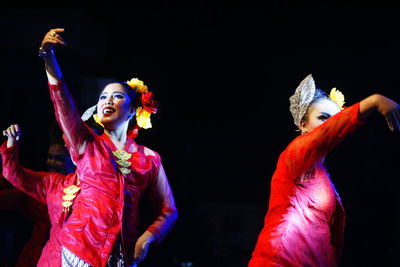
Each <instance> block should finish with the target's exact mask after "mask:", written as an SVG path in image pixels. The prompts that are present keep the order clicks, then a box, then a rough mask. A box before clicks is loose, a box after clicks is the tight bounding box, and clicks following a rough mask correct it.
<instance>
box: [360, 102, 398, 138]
mask: <svg viewBox="0 0 400 267" xmlns="http://www.w3.org/2000/svg"><path fill="white" fill-rule="evenodd" d="M375 110H376V111H378V112H379V113H380V114H382V115H383V116H384V117H385V119H386V122H387V124H388V126H389V129H390V130H391V131H396V132H400V105H399V104H397V103H396V102H394V101H393V100H392V99H390V98H387V97H386V96H383V95H380V94H373V95H371V96H369V97H367V98H365V99H364V100H362V101H361V102H360V115H361V118H362V119H366V118H367V117H368V116H369V114H371V113H372V112H373V111H375Z"/></svg>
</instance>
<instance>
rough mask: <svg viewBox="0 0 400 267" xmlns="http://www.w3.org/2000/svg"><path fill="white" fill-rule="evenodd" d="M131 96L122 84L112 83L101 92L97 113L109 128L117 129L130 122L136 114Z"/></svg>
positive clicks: (105, 126)
mask: <svg viewBox="0 0 400 267" xmlns="http://www.w3.org/2000/svg"><path fill="white" fill-rule="evenodd" d="M134 110H135V109H134V107H133V105H132V100H131V97H130V96H129V95H128V94H127V92H126V91H125V88H124V86H123V85H122V84H119V83H111V84H109V85H107V86H106V87H105V88H104V90H103V91H102V92H101V94H100V97H99V101H98V102H97V115H98V117H99V120H100V121H101V123H102V124H103V125H104V128H106V129H108V130H115V129H116V128H118V127H119V126H121V125H122V124H124V123H126V122H129V119H130V118H131V117H132V116H133V115H134Z"/></svg>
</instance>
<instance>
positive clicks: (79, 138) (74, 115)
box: [2, 82, 177, 267]
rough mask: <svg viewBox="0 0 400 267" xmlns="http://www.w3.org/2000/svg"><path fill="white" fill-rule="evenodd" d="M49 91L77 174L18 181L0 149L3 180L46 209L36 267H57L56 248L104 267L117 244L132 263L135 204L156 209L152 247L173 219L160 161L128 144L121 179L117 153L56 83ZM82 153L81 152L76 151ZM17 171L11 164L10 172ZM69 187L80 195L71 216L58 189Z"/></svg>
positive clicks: (136, 216)
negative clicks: (144, 199) (46, 236)
mask: <svg viewBox="0 0 400 267" xmlns="http://www.w3.org/2000/svg"><path fill="white" fill-rule="evenodd" d="M49 87H50V95H51V99H52V100H53V103H54V108H55V113H56V119H57V121H58V123H59V125H60V126H61V128H62V130H63V133H64V139H65V142H66V145H67V147H68V150H69V152H70V155H71V157H72V159H73V161H74V162H75V163H76V166H77V169H76V173H75V174H72V175H68V176H66V177H64V176H61V174H58V175H56V176H55V177H37V179H29V180H28V179H23V178H25V177H19V176H20V175H19V173H14V172H15V171H14V170H13V168H12V167H10V166H8V165H7V162H10V161H12V160H11V159H9V158H10V157H11V155H12V152H11V151H10V150H12V148H11V149H6V148H5V146H4V145H3V149H2V151H3V154H4V153H7V155H5V160H3V168H4V171H5V170H6V169H7V170H8V172H9V174H8V175H6V172H4V174H5V177H7V179H9V180H10V181H12V183H13V184H14V185H15V186H16V187H17V188H20V189H21V190H24V191H25V192H27V193H30V194H31V195H33V196H35V195H36V196H38V197H39V198H40V199H41V200H42V201H43V202H46V201H47V204H48V208H49V214H50V218H51V222H52V226H53V227H52V230H51V238H50V241H49V243H48V244H47V245H46V247H45V250H44V251H43V254H42V257H41V259H40V262H39V265H38V266H61V246H64V247H65V248H67V249H68V250H69V251H71V252H72V253H74V254H75V255H76V256H78V257H79V258H81V259H82V260H84V261H85V262H87V263H89V264H90V265H92V266H94V267H104V266H105V265H106V264H107V261H108V259H109V257H110V254H111V252H112V249H113V245H114V243H115V242H116V240H117V239H118V238H120V239H121V243H122V249H123V252H124V254H125V257H126V259H128V261H129V260H132V258H133V253H134V246H135V243H136V240H137V238H138V237H139V234H140V233H138V228H139V219H140V217H139V200H140V197H141V196H142V194H143V193H144V192H146V194H148V196H149V199H150V201H151V202H152V203H153V206H154V207H157V208H158V217H157V218H156V219H155V220H154V222H153V223H152V224H151V225H150V226H149V227H148V228H147V231H150V232H151V233H152V234H153V235H154V237H155V238H156V242H160V241H161V240H162V239H163V238H164V236H165V235H166V234H167V233H168V231H169V230H170V229H171V227H172V226H173V224H174V223H175V220H176V218H177V209H176V207H175V202H174V198H173V194H172V191H171V188H170V186H169V183H168V180H167V179H166V175H165V173H164V170H163V167H162V164H161V159H160V156H159V155H158V154H157V153H156V152H154V151H152V150H150V149H148V148H146V147H144V146H141V145H138V144H136V143H135V141H134V140H133V139H132V138H128V139H127V142H126V144H125V147H124V150H125V151H126V152H127V153H129V154H131V157H130V158H129V159H128V161H129V163H130V166H129V167H127V168H129V169H130V173H127V174H125V175H124V174H122V172H121V171H120V169H119V167H120V166H119V165H118V164H117V160H116V158H115V156H114V154H113V152H114V151H116V150H117V149H116V147H115V146H114V144H113V143H112V141H111V140H110V139H109V138H108V136H107V135H105V134H103V135H101V136H98V135H97V134H95V133H94V132H93V131H92V130H91V129H90V128H89V127H87V125H86V124H85V123H84V122H83V121H82V120H81V118H80V116H79V113H78V111H77V109H76V106H75V103H74V101H73V99H72V98H71V96H70V95H69V93H68V89H67V88H66V86H65V84H64V83H63V82H60V83H59V84H58V85H50V86H49ZM82 147H83V148H84V151H79V149H82ZM80 152H84V153H83V154H81V153H80ZM80 154H81V155H80ZM3 157H4V155H3ZM17 166H18V164H17V163H15V164H14V168H15V167H17ZM20 169H21V168H20ZM13 174H14V175H13ZM10 176H16V177H15V178H10ZM78 177H79V178H78ZM25 180H28V181H25ZM74 184H76V185H79V187H80V191H79V193H78V194H77V196H76V198H75V199H74V200H73V201H74V204H73V206H72V209H71V211H70V212H63V206H62V205H61V203H62V201H63V199H62V197H63V196H64V195H65V193H64V192H63V189H64V188H66V187H69V186H71V185H74ZM67 215H68V218H67V219H66V217H67Z"/></svg>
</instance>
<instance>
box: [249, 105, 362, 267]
mask: <svg viewBox="0 0 400 267" xmlns="http://www.w3.org/2000/svg"><path fill="white" fill-rule="evenodd" d="M361 124H362V122H361V121H360V118H359V104H355V105H353V106H351V107H348V108H345V109H344V110H342V111H341V112H339V113H337V114H336V115H334V116H332V117H331V118H329V119H328V120H326V121H325V122H324V123H323V124H321V125H320V126H318V127H317V128H315V129H314V130H313V131H311V132H309V133H307V134H303V135H300V136H298V137H297V138H295V139H294V140H293V141H292V142H291V143H290V144H289V145H288V147H287V148H286V149H285V150H284V151H283V152H282V154H281V155H280V157H279V160H278V163H277V167H276V170H275V173H274V175H273V177H272V181H271V195H270V201H269V209H268V212H267V215H266V216H265V220H264V228H263V229H262V231H261V233H260V235H259V237H258V240H257V244H256V247H255V250H254V252H253V255H252V258H251V260H250V262H249V267H268V266H285V267H289V266H298V267H304V266H309V267H312V266H324V267H329V266H337V264H338V259H339V257H340V253H341V248H342V240H343V231H344V222H345V213H344V209H343V206H342V203H341V201H340V198H339V196H338V194H337V193H336V191H335V188H334V185H333V184H332V182H331V180H330V178H329V174H328V173H327V171H326V169H325V167H324V164H323V161H324V158H325V156H326V155H327V154H328V153H329V152H330V151H331V150H332V149H334V148H335V147H336V146H337V145H338V144H339V143H340V142H341V141H342V140H343V139H344V138H345V137H346V136H347V135H348V134H349V133H351V132H352V131H354V130H355V129H356V128H357V127H358V126H359V125H361Z"/></svg>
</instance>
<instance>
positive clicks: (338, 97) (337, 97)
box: [329, 88, 346, 109]
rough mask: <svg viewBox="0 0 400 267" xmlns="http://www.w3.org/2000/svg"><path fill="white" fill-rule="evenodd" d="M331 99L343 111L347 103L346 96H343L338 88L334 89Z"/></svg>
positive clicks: (330, 95)
mask: <svg viewBox="0 0 400 267" xmlns="http://www.w3.org/2000/svg"><path fill="white" fill-rule="evenodd" d="M329 98H330V99H332V100H333V102H335V103H336V104H337V105H338V106H339V107H340V108H341V109H343V105H344V103H346V102H344V95H343V94H342V92H340V91H339V90H336V88H332V90H331V92H330V94H329Z"/></svg>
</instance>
